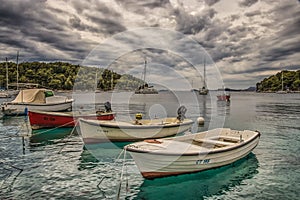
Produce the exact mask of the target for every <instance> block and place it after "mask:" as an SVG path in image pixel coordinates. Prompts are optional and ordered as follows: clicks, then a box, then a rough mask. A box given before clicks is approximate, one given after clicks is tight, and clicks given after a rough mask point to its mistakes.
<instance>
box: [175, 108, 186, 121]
mask: <svg viewBox="0 0 300 200" xmlns="http://www.w3.org/2000/svg"><path fill="white" fill-rule="evenodd" d="M186 111H187V109H186V107H185V106H180V107H179V108H178V110H177V114H178V115H177V119H178V120H179V121H182V120H184V119H185V113H186Z"/></svg>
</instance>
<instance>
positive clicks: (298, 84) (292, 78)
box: [256, 70, 300, 92]
mask: <svg viewBox="0 0 300 200" xmlns="http://www.w3.org/2000/svg"><path fill="white" fill-rule="evenodd" d="M282 73H283V74H282ZM282 77H283V79H282ZM282 80H283V90H289V91H300V70H297V71H281V72H278V73H277V74H275V75H272V76H270V77H268V78H265V79H264V80H263V81H261V82H259V83H257V84H256V90H257V91H258V92H276V91H280V90H281V89H282Z"/></svg>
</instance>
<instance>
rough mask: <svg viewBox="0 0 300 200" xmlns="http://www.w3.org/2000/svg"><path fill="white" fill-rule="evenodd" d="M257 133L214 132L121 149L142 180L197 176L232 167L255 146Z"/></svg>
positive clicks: (131, 145) (148, 142) (135, 144)
mask: <svg viewBox="0 0 300 200" xmlns="http://www.w3.org/2000/svg"><path fill="white" fill-rule="evenodd" d="M259 138H260V133H259V132H257V131H249V130H244V131H237V130H231V129H228V128H219V129H213V130H209V131H205V132H200V133H195V134H189V135H184V136H178V137H173V138H166V139H155V140H145V141H142V142H136V143H133V144H129V145H127V146H125V147H124V149H125V150H126V151H128V152H129V153H130V155H131V156H132V157H133V159H134V161H135V163H136V165H137V166H138V168H139V170H140V172H141V174H142V175H143V177H145V178H148V179H153V178H157V177H164V176H171V175H179V174H186V173H193V172H199V171H203V170H207V169H212V168H217V167H221V166H224V165H228V164H230V163H233V162H235V161H237V160H239V159H241V158H243V157H245V156H246V155H248V154H249V153H250V152H251V151H252V150H253V149H254V148H255V147H256V145H257V144H258V141H259Z"/></svg>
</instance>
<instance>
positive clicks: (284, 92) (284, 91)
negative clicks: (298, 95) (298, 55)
mask: <svg viewBox="0 0 300 200" xmlns="http://www.w3.org/2000/svg"><path fill="white" fill-rule="evenodd" d="M283 88H284V87H283V71H282V72H281V90H279V91H277V92H276V93H277V94H286V93H287V91H286V90H283Z"/></svg>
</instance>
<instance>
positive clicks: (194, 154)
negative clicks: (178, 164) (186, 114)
mask: <svg viewBox="0 0 300 200" xmlns="http://www.w3.org/2000/svg"><path fill="white" fill-rule="evenodd" d="M255 132H256V133H257V134H256V135H255V137H253V138H251V139H250V140H247V141H245V142H242V143H239V144H237V145H234V146H231V147H230V146H229V147H226V148H219V149H211V150H210V151H204V152H197V153H196V152H195V153H172V152H170V153H164V152H157V151H156V152H155V151H149V150H142V149H131V148H130V145H134V144H129V145H126V146H125V147H124V149H125V150H126V151H128V152H134V153H147V154H152V155H163V156H196V155H207V154H217V153H223V152H228V151H232V150H235V149H238V148H240V147H242V146H246V145H248V144H249V143H252V142H253V141H255V140H256V139H257V138H260V132H259V131H255ZM191 145H193V144H191ZM197 146H198V145H197Z"/></svg>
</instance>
